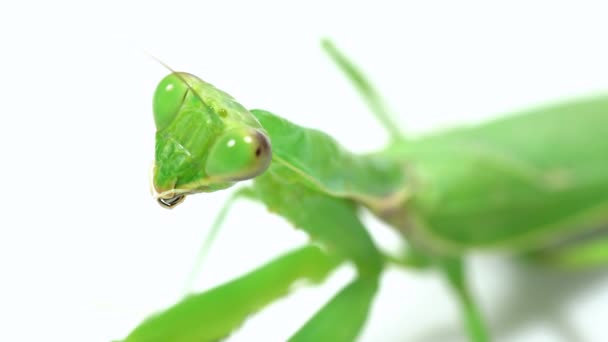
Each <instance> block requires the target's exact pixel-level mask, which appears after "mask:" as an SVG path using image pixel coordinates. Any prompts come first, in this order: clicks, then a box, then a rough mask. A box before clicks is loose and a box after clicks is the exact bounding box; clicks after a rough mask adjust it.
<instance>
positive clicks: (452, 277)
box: [439, 259, 490, 342]
mask: <svg viewBox="0 0 608 342" xmlns="http://www.w3.org/2000/svg"><path fill="white" fill-rule="evenodd" d="M439 264H440V266H441V268H442V270H443V272H444V274H445V275H446V278H447V280H448V282H449V284H450V286H451V287H452V289H454V292H455V293H456V297H457V298H458V300H459V301H460V305H461V307H462V311H463V314H464V320H465V328H466V330H467V332H468V334H469V338H470V339H471V341H472V342H487V341H489V340H490V339H489V336H488V333H487V331H486V327H485V324H484V322H483V319H482V315H481V312H480V310H479V307H478V305H477V304H476V303H475V300H474V299H473V296H472V294H471V292H470V289H469V286H468V285H467V283H466V277H465V272H464V265H463V261H462V260H461V259H442V260H440V261H439Z"/></svg>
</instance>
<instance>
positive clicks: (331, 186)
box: [125, 40, 608, 342]
mask: <svg viewBox="0 0 608 342" xmlns="http://www.w3.org/2000/svg"><path fill="white" fill-rule="evenodd" d="M322 46H323V47H324V49H325V51H326V52H327V53H328V54H329V56H330V57H331V58H332V59H333V60H334V61H335V62H336V64H337V65H338V66H339V67H340V69H341V70H342V71H343V72H344V73H345V74H346V75H347V76H348V77H349V78H350V79H351V80H352V82H353V84H354V85H355V87H356V88H357V89H358V91H359V92H360V93H361V95H362V96H363V98H364V99H365V101H366V102H367V104H368V105H369V107H370V109H371V111H372V113H373V114H374V115H375V116H376V117H377V118H378V119H379V121H380V123H382V125H383V126H384V127H385V128H386V130H387V132H388V133H389V134H390V136H391V140H390V143H389V144H388V145H387V146H386V147H385V148H384V149H382V150H380V151H377V152H374V153H369V154H365V155H356V154H353V153H351V152H349V151H348V150H347V149H345V148H343V147H342V146H341V145H339V144H338V143H337V142H336V141H335V140H334V139H333V138H332V137H330V136H329V135H327V134H325V133H323V132H320V131H317V130H314V129H308V128H304V127H300V126H298V125H296V124H294V123H292V122H289V121H287V120H285V119H283V118H281V117H280V116H277V115H275V114H272V113H270V112H268V111H264V110H251V111H250V110H247V109H245V107H243V106H242V105H240V104H239V103H238V102H236V101H235V100H234V99H233V98H232V97H231V96H230V95H228V94H226V93H224V92H223V91H221V90H218V89H216V88H215V87H213V86H212V85H210V84H208V83H206V82H204V81H202V80H201V79H199V78H198V77H196V76H193V75H191V74H188V73H183V72H172V73H171V74H170V75H168V76H167V77H165V78H164V79H163V80H162V81H161V82H160V84H159V85H158V87H157V89H156V92H155V95H154V103H153V105H154V119H155V123H156V128H157V132H156V150H155V151H156V152H155V163H154V170H153V176H152V178H153V179H152V183H153V187H154V191H155V193H156V198H157V200H158V202H159V203H160V204H161V205H162V206H164V207H167V208H173V207H175V206H176V205H178V204H179V203H181V202H182V201H183V200H184V199H185V197H186V196H189V195H192V194H195V193H200V192H213V191H219V190H223V189H227V188H229V187H231V186H233V185H235V184H238V183H239V182H240V181H243V180H248V179H253V182H252V184H251V185H249V186H246V187H241V188H239V189H238V190H237V191H236V192H234V193H233V195H232V197H231V198H230V200H229V201H228V203H227V204H226V206H225V207H224V209H223V210H222V212H221V213H220V215H219V216H220V218H219V219H218V220H217V221H216V222H215V224H214V226H213V228H212V231H213V233H212V235H213V234H215V232H216V231H217V229H218V228H219V226H220V225H221V221H222V218H223V217H224V216H225V215H226V214H227V213H228V210H229V207H230V204H231V203H233V201H234V200H236V199H239V198H247V199H249V200H252V201H258V202H261V203H263V204H264V205H265V206H266V207H267V208H268V209H269V210H270V211H271V212H273V213H275V214H277V215H280V216H282V217H284V218H285V219H287V221H289V222H290V223H291V224H293V226H295V227H296V228H298V229H301V230H303V231H304V232H305V233H307V234H308V235H309V237H310V243H309V244H308V245H305V246H302V247H301V248H300V249H297V250H294V251H292V252H290V253H287V254H285V255H283V256H280V257H278V258H277V259H276V260H274V261H271V262H270V263H268V264H266V265H264V266H262V267H260V268H259V269H256V270H253V271H251V272H250V273H248V274H246V275H244V276H242V277H240V278H237V279H235V280H233V281H230V282H228V283H225V284H223V285H220V286H218V287H216V288H213V289H211V290H208V291H206V292H203V293H197V294H191V295H189V296H187V297H186V298H184V299H183V300H182V301H180V302H179V303H177V304H175V305H174V306H173V307H171V308H168V309H167V310H165V311H163V312H161V313H159V314H157V315H155V316H153V317H150V318H148V319H146V320H145V321H143V322H142V323H141V324H140V325H139V326H138V327H136V328H135V329H134V330H133V331H132V332H131V333H130V335H129V336H128V337H127V338H126V339H125V341H129V342H135V341H183V342H190V341H216V340H219V339H222V338H225V337H227V336H228V335H230V334H231V333H232V332H233V331H235V330H236V329H238V328H239V326H240V325H241V324H243V322H244V321H245V320H246V319H247V318H248V317H250V316H251V315H252V314H254V313H255V312H256V311H258V310H261V309H262V308H263V307H264V306H266V305H267V304H269V303H271V302H273V301H274V300H276V299H278V298H281V297H282V296H284V295H286V294H287V293H288V292H289V290H290V288H291V287H292V285H294V283H296V282H300V281H302V280H307V281H309V282H322V281H323V280H324V279H325V278H326V277H327V276H328V275H329V274H330V273H331V272H332V271H333V270H335V269H336V268H337V267H338V266H339V265H341V264H343V263H346V262H351V263H352V264H354V265H355V267H356V270H357V273H356V276H355V277H354V279H353V280H352V281H351V282H350V283H348V284H347V285H346V286H344V288H343V289H342V290H341V291H339V292H338V293H337V294H336V295H335V296H334V297H333V298H332V299H331V300H330V301H329V302H328V303H326V304H325V305H324V306H323V307H322V308H320V309H319V311H318V312H317V313H316V314H315V315H314V316H313V317H312V318H310V320H309V321H308V322H306V323H305V324H304V325H303V326H302V327H301V328H300V329H299V330H298V331H297V332H295V333H294V334H293V336H292V337H291V338H290V341H353V340H356V339H357V336H358V334H359V333H360V331H361V329H362V327H363V326H364V324H365V321H366V318H367V315H368V311H369V309H370V305H371V303H372V301H373V298H374V295H375V293H376V291H377V289H378V281H379V278H380V276H381V275H382V272H383V269H384V268H385V265H386V264H387V263H395V264H398V265H400V266H403V267H405V268H407V269H412V270H418V269H428V268H434V269H437V270H439V271H440V272H441V273H442V274H443V275H444V276H445V279H446V281H447V283H448V284H449V285H450V286H451V288H452V289H453V293H454V294H455V298H456V299H457V300H458V302H459V303H460V307H461V309H462V317H463V323H464V327H465V329H466V331H467V333H468V335H469V338H470V340H471V341H476V342H484V341H489V340H490V339H491V337H490V336H491V334H490V332H489V331H488V330H487V329H486V326H485V323H484V319H483V314H482V313H481V312H480V310H479V308H478V305H477V304H476V301H475V299H474V295H473V294H472V293H471V291H470V290H469V285H468V283H467V272H466V271H467V269H466V265H465V257H466V255H467V254H468V253H469V252H471V251H478V250H488V251H495V250H500V251H503V252H504V251H507V252H509V253H510V254H512V255H513V256H516V257H518V258H523V259H526V260H528V261H531V262H536V263H541V264H546V265H551V266H554V267H562V268H566V269H572V270H577V269H581V268H588V267H598V266H602V265H606V264H608V234H606V233H608V230H606V227H607V226H608V158H607V154H608V139H606V134H607V133H608V97H594V98H582V99H576V100H571V101H568V102H562V103H558V104H553V105H548V106H542V107H537V108H534V109H531V110H526V111H523V112H521V113H517V114H515V115H511V116H507V117H504V118H500V119H497V120H494V121H491V122H487V123H483V124H480V125H476V126H470V127H460V128H455V129H451V130H447V131H444V132H439V133H435V134H430V135H427V136H423V137H421V138H417V139H409V138H407V137H406V135H404V134H403V133H402V132H401V131H400V130H399V129H397V126H396V125H395V124H394V122H393V118H392V117H391V116H390V115H389V112H388V111H387V109H386V106H385V105H384V104H383V102H382V101H381V99H380V96H379V94H378V92H377V91H376V89H375V88H374V87H372V85H371V84H370V82H369V81H368V80H367V79H366V78H365V77H364V76H363V75H362V73H361V72H360V71H359V69H358V68H357V67H356V66H355V65H354V64H353V63H352V62H351V61H350V60H348V59H347V58H346V57H345V55H344V54H343V53H341V52H340V51H339V50H338V49H337V48H336V47H335V46H334V45H333V44H332V43H331V42H329V41H327V40H324V41H323V43H322ZM296 204H297V205H296ZM363 208H365V209H367V210H369V211H371V212H372V213H373V214H374V215H375V216H376V217H378V218H379V219H380V220H382V221H384V222H386V223H388V224H389V225H390V226H391V227H393V228H394V229H396V231H397V232H399V234H400V235H401V236H402V237H403V239H404V241H407V246H408V247H407V253H404V255H402V256H399V257H395V256H389V255H387V254H385V253H383V252H382V251H381V250H380V249H379V248H378V247H377V246H376V244H375V243H374V241H373V240H372V238H371V237H370V235H369V233H368V232H367V230H366V228H365V226H364V225H363V223H362V222H361V220H360V218H359V214H360V210H361V209H363ZM207 248H208V244H207V245H205V247H204V248H203V249H204V250H206V249H207Z"/></svg>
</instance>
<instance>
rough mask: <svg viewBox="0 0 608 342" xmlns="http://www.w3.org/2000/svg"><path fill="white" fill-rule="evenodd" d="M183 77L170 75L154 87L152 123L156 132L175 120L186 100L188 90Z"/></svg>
mask: <svg viewBox="0 0 608 342" xmlns="http://www.w3.org/2000/svg"><path fill="white" fill-rule="evenodd" d="M180 75H182V76H180ZM183 75H184V74H178V73H172V74H170V75H168V76H166V77H165V78H163V79H162V80H161V81H160V83H159V84H158V86H157V87H156V91H155V92H154V100H153V108H154V123H155V124H156V130H158V131H160V130H162V129H164V128H166V127H167V126H169V124H170V123H171V121H173V119H175V117H176V116H177V113H178V112H179V109H180V108H181V106H182V104H183V103H184V100H185V99H186V95H188V91H189V90H190V88H188V85H187V84H186V83H185V81H184V79H183V78H184V77H183Z"/></svg>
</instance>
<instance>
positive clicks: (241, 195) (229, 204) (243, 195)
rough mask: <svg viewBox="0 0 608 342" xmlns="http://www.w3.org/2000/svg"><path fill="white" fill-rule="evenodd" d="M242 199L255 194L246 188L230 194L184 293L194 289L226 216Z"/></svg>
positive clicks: (195, 262)
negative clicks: (237, 201)
mask: <svg viewBox="0 0 608 342" xmlns="http://www.w3.org/2000/svg"><path fill="white" fill-rule="evenodd" d="M240 198H249V199H255V194H254V193H253V191H252V189H251V188H246V187H245V188H240V189H238V190H236V191H235V192H233V193H232V194H230V197H228V199H227V200H226V202H225V203H224V205H223V206H222V209H221V210H220V212H219V213H218V214H217V216H216V218H215V220H214V221H213V224H212V225H211V228H210V229H209V233H207V237H206V238H205V240H204V241H203V244H202V246H201V248H200V250H199V252H198V254H197V256H196V259H195V261H194V266H192V271H190V275H189V276H188V279H187V280H186V286H185V290H184V293H186V294H188V293H189V292H190V289H191V288H192V284H193V283H194V281H195V280H196V277H197V276H198V274H199V273H200V271H201V267H202V266H203V263H204V261H205V258H206V257H207V255H208V254H209V250H210V249H211V245H213V242H214V241H215V239H216V238H217V235H218V233H219V231H220V228H221V227H222V224H223V223H224V220H225V219H226V216H227V215H228V211H229V210H230V208H231V207H232V205H233V204H234V202H235V201H236V200H237V199H240Z"/></svg>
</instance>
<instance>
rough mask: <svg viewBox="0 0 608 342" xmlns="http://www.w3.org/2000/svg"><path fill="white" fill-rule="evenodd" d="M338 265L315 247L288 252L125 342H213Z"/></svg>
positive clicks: (180, 306)
mask: <svg viewBox="0 0 608 342" xmlns="http://www.w3.org/2000/svg"><path fill="white" fill-rule="evenodd" d="M340 262H341V259H340V258H336V257H334V256H332V255H330V254H328V253H327V252H325V251H323V250H322V249H321V248H319V247H318V246H314V245H308V246H305V247H302V248H300V249H297V250H295V251H292V252H290V253H288V254H286V255H283V256H282V257H279V258H277V259H276V260H274V261H272V262H270V263H268V264H266V265H264V266H262V267H260V268H258V269H257V270H254V271H252V272H250V273H248V274H246V275H244V276H242V277H240V278H237V279H235V280H233V281H230V282H228V283H226V284H223V285H221V286H218V287H216V288H214V289H211V290H209V291H206V292H203V293H200V294H193V295H189V296H187V297H185V298H184V299H183V300H182V301H180V302H179V303H177V304H175V305H174V306H172V307H171V308H169V309H167V310H165V311H163V312H161V313H159V314H157V315H155V316H152V317H150V318H148V319H147V320H145V321H144V322H142V323H141V324H140V325H139V326H138V327H137V328H135V330H133V331H132V332H131V334H129V336H128V337H127V338H126V339H125V340H124V342H152V341H173V342H201V341H217V340H219V339H221V338H223V337H225V336H228V335H229V334H230V333H232V332H233V331H234V330H236V329H237V328H238V327H239V326H240V325H241V324H242V323H243V322H244V321H245V319H247V318H248V317H249V316H250V315H252V314H253V313H255V312H256V311H258V310H260V309H261V308H262V307H264V306H265V305H267V304H269V303H271V302H273V301H274V300H276V299H278V298H280V297H282V296H284V295H286V294H287V293H288V292H289V290H290V288H291V287H292V285H293V284H294V283H296V282H298V281H301V280H308V281H312V282H320V281H322V280H323V279H324V278H325V277H326V276H327V275H328V274H329V273H330V272H331V270H333V269H334V268H335V267H336V266H337V265H338V264H339V263H340Z"/></svg>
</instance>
